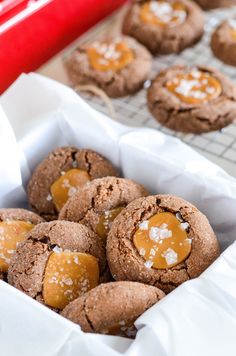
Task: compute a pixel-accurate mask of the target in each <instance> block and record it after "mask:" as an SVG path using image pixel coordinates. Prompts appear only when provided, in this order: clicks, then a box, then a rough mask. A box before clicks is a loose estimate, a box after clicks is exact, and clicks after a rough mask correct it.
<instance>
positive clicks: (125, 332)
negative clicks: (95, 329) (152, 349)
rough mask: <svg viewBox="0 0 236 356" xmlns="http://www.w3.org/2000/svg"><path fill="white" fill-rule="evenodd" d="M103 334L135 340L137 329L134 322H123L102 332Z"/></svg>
mask: <svg viewBox="0 0 236 356" xmlns="http://www.w3.org/2000/svg"><path fill="white" fill-rule="evenodd" d="M101 333H102V334H108V335H117V336H123V337H129V338H134V337H135V335H136V333H137V329H136V327H135V326H134V320H132V321H127V320H121V321H120V322H119V323H115V324H114V325H112V326H110V327H109V328H107V329H106V330H102V332H101Z"/></svg>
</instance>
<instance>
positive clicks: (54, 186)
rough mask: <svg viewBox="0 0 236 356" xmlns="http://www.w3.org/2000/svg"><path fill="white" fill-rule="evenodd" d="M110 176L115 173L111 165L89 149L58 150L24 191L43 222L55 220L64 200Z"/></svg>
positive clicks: (68, 148) (37, 170) (34, 175)
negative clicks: (42, 218) (97, 180)
mask: <svg viewBox="0 0 236 356" xmlns="http://www.w3.org/2000/svg"><path fill="white" fill-rule="evenodd" d="M113 175H114V176H116V175H117V171H116V169H115V168H114V167H113V166H112V164H111V163H110V162H109V161H108V160H107V159H106V158H104V157H103V156H101V155H100V154H98V153H96V152H94V151H92V150H89V149H78V148H75V147H60V148H57V149H55V150H54V151H53V152H51V153H49V155H48V156H47V157H46V158H45V159H44V160H43V161H42V162H41V163H39V165H38V166H37V167H36V169H35V170H34V172H33V174H32V176H31V179H30V181H29V183H28V188H27V190H28V197H29V202H30V205H31V207H32V209H33V210H34V211H35V212H37V213H38V214H40V215H41V216H43V217H44V218H45V220H55V219H56V218H57V215H58V211H59V210H60V209H61V207H62V206H63V205H64V203H65V202H66V201H67V199H68V198H69V197H70V196H72V195H73V194H74V193H75V192H76V191H77V190H78V189H80V188H81V187H82V186H83V185H85V184H86V183H87V182H88V181H90V180H93V179H95V178H100V177H104V176H113Z"/></svg>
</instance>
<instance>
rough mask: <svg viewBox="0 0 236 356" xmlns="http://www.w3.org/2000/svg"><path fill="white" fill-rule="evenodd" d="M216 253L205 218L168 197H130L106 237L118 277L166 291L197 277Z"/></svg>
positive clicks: (184, 204)
mask: <svg viewBox="0 0 236 356" xmlns="http://www.w3.org/2000/svg"><path fill="white" fill-rule="evenodd" d="M218 256H219V244H218V241H217V239H216V236H215V234H214V232H213V230H212V228H211V226H210V224H209V222H208V220H207V218H206V217H205V216H204V215H203V214H202V213H201V212H200V211H198V210H197V208H196V207H194V206H193V205H192V204H190V203H188V202H187V201H185V200H183V199H181V198H178V197H175V196H171V195H156V196H149V197H146V198H140V199H136V200H134V201H133V202H132V203H130V204H129V205H128V206H127V207H126V208H125V209H124V210H123V211H122V212H121V213H120V214H119V216H118V217H117V218H116V219H115V221H114V223H113V225H112V228H111V230H110V232H109V235H108V239H107V259H108V264H109V267H110V270H111V273H112V275H113V277H114V278H115V279H116V280H130V281H138V282H143V283H147V284H150V285H154V286H156V287H158V288H161V289H162V290H163V291H164V292H166V293H168V292H170V291H171V290H173V289H174V288H176V287H177V286H179V285H180V284H181V283H183V282H185V281H187V280H189V279H191V278H195V277H198V276H199V275H200V274H201V273H202V272H203V271H204V270H205V269H206V268H207V267H208V266H209V265H210V264H211V263H212V262H213V261H214V260H215V259H216V258H217V257H218Z"/></svg>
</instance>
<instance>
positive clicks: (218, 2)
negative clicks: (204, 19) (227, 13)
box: [195, 0, 236, 10]
mask: <svg viewBox="0 0 236 356" xmlns="http://www.w3.org/2000/svg"><path fill="white" fill-rule="evenodd" d="M195 1H196V2H197V3H198V4H199V5H200V6H201V7H202V8H203V9H205V10H210V9H215V8H217V7H229V6H234V5H236V0H195Z"/></svg>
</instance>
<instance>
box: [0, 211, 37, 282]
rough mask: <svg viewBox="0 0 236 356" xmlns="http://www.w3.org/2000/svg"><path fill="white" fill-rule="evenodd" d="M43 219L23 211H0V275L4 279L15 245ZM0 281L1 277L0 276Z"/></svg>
mask: <svg viewBox="0 0 236 356" xmlns="http://www.w3.org/2000/svg"><path fill="white" fill-rule="evenodd" d="M43 221H44V220H43V218H41V217H40V216H38V215H37V214H34V213H32V212H31V211H28V210H25V209H0V275H1V274H2V279H3V277H5V275H6V273H7V271H8V266H9V263H10V259H11V257H12V255H13V254H14V253H15V250H16V247H17V245H18V244H19V243H20V242H21V241H24V240H25V239H26V238H27V235H28V233H29V232H30V231H31V230H32V229H33V228H34V226H35V225H37V224H39V223H41V222H43ZM0 279H1V276H0Z"/></svg>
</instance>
